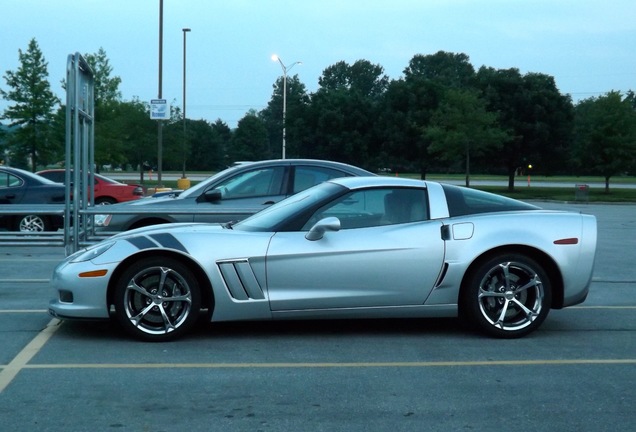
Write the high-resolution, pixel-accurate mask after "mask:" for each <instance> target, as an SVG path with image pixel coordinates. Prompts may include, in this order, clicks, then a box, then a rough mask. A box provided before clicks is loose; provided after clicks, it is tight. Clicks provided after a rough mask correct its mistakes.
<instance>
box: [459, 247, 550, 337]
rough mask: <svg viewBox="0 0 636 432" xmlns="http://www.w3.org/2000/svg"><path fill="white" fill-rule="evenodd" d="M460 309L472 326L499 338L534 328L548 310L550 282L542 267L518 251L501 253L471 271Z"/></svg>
mask: <svg viewBox="0 0 636 432" xmlns="http://www.w3.org/2000/svg"><path fill="white" fill-rule="evenodd" d="M461 296H462V297H461V298H460V302H461V303H460V313H461V314H462V318H464V319H465V320H466V321H467V322H468V323H469V324H471V325H472V326H473V327H476V328H477V329H478V330H480V331H482V332H484V333H486V334H488V335H490V336H495V337H498V338H518V337H522V336H525V335H527V334H529V333H531V332H533V331H534V330H536V329H537V328H538V327H539V326H540V325H541V323H543V321H544V320H545V318H546V317H547V316H548V313H549V312H550V305H551V303H552V286H551V284H550V279H549V277H548V275H547V274H546V272H545V270H544V269H543V268H542V267H541V266H540V265H539V264H538V263H537V262H535V261H534V260H532V259H531V258H528V257H526V256H524V255H519V254H502V255H498V256H496V257H493V258H491V259H488V260H486V261H484V262H483V263H481V264H479V265H477V266H476V267H475V268H474V270H473V271H471V272H470V274H469V275H468V278H467V285H466V286H464V287H463V289H462V294H461Z"/></svg>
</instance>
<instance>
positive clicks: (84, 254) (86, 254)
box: [70, 241, 116, 263]
mask: <svg viewBox="0 0 636 432" xmlns="http://www.w3.org/2000/svg"><path fill="white" fill-rule="evenodd" d="M115 243H116V242H114V241H107V242H102V243H97V244H96V245H94V246H91V247H89V248H86V249H84V250H81V251H78V252H77V253H76V254H75V255H74V256H72V257H71V259H70V262H74V263H77V262H83V261H90V260H92V259H94V258H97V257H98V256H100V255H101V254H103V253H104V252H106V251H107V250H108V249H110V248H111V247H113V245H114V244H115Z"/></svg>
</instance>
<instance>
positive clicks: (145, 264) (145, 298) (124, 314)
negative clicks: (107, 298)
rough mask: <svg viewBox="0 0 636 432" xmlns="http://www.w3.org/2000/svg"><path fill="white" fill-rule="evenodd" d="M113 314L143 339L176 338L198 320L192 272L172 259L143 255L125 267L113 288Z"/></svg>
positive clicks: (198, 299) (198, 300)
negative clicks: (142, 257)
mask: <svg viewBox="0 0 636 432" xmlns="http://www.w3.org/2000/svg"><path fill="white" fill-rule="evenodd" d="M114 304H115V316H116V318H117V320H118V321H119V322H120V323H121V325H122V326H123V327H124V329H125V330H126V331H127V332H128V333H130V334H131V335H133V336H134V337H136V338H139V339H142V340H146V341H166V340H172V339H176V338H178V337H180V336H182V335H183V334H184V333H186V332H187V331H188V330H189V329H190V328H191V327H192V325H193V324H194V323H195V322H196V321H197V318H198V315H199V312H200V309H201V291H200V288H199V283H198V281H197V279H196V277H195V276H194V274H193V273H192V272H191V271H190V270H189V269H188V267H187V266H186V265H184V264H183V263H181V262H180V261H178V260H175V259H173V258H166V257H156V258H145V259H141V260H140V261H138V262H136V263H134V264H132V265H131V266H130V267H128V268H127V269H126V270H125V271H124V272H123V273H122V275H121V277H120V278H119V279H118V280H117V282H116V286H115V291H114Z"/></svg>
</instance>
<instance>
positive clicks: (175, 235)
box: [49, 177, 596, 341]
mask: <svg viewBox="0 0 636 432" xmlns="http://www.w3.org/2000/svg"><path fill="white" fill-rule="evenodd" d="M595 253H596V219H595V218H594V217H593V216H590V215H585V214H578V213H568V212H555V211H546V210H542V209H540V208H538V207H535V206H533V205H530V204H526V203H523V202H520V201H516V200H512V199H509V198H505V197H501V196H498V195H494V194H489V193H486V192H481V191H477V190H473V189H468V188H462V187H457V186H451V185H445V184H440V183H435V182H429V181H418V180H409V179H402V178H397V177H348V178H341V179H334V180H329V181H327V182H324V183H322V184H320V185H318V186H315V187H313V188H311V189H307V190H305V191H303V192H300V193H298V194H296V195H294V196H292V197H290V198H287V199H285V200H283V201H281V202H279V203H277V204H275V205H273V206H271V207H269V208H267V209H266V210H263V211H261V212H259V213H257V214H255V215H253V216H251V217H249V218H247V219H245V220H243V221H242V222H239V223H237V224H234V225H231V224H224V225H213V224H192V223H190V224H169V225H159V226H153V227H146V228H140V229H137V230H133V231H128V232H126V233H121V234H118V235H116V236H114V237H111V238H110V239H107V240H105V241H103V242H101V243H99V244H97V245H94V246H92V247H90V248H88V249H84V250H81V251H79V252H77V253H75V254H73V255H71V256H69V257H68V258H67V259H66V260H65V261H64V262H62V263H61V264H59V265H58V266H57V268H56V269H55V272H54V274H53V277H52V281H51V284H52V286H53V288H54V290H55V299H54V300H52V301H51V303H50V309H49V310H50V313H51V314H52V315H53V316H55V317H58V318H69V319H71V318H80V319H102V318H104V319H106V318H111V317H113V318H114V319H116V320H118V321H119V322H120V323H121V324H122V325H123V327H124V328H125V329H126V330H127V331H128V332H129V333H130V334H132V335H133V336H136V337H138V338H140V339H143V340H149V341H165V340H169V339H174V338H176V337H179V336H181V335H183V334H184V333H186V332H187V331H188V330H189V329H191V327H192V326H193V324H194V323H195V322H196V320H197V319H198V317H199V316H200V314H201V313H202V312H204V313H207V316H208V318H209V320H211V321H231V320H271V319H302V318H309V319H322V318H383V317H455V316H459V317H460V318H463V319H465V320H466V321H467V322H468V323H469V324H470V325H471V326H472V327H474V328H476V329H478V330H480V331H482V332H485V333H487V334H489V335H492V336H496V337H502V338H513V337H520V336H524V335H526V334H528V333H530V332H532V331H533V330H535V329H537V327H539V326H540V325H541V323H542V322H543V321H544V320H545V318H546V316H547V315H548V312H549V310H550V309H551V308H556V309H558V308H563V307H566V306H571V305H575V304H578V303H581V302H583V301H584V300H585V298H586V296H587V293H588V289H589V285H590V281H591V277H592V268H593V265H594V256H595Z"/></svg>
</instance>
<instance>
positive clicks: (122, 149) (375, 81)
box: [0, 39, 636, 191]
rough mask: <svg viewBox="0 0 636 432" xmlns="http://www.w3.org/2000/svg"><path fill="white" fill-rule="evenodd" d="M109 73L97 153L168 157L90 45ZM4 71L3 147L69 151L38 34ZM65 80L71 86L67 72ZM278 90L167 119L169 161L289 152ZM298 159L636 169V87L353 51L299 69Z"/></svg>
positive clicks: (292, 107) (101, 72) (388, 167)
mask: <svg viewBox="0 0 636 432" xmlns="http://www.w3.org/2000/svg"><path fill="white" fill-rule="evenodd" d="M85 59H86V60H87V62H88V63H89V64H90V65H91V67H92V69H93V72H94V78H95V96H94V97H95V117H96V124H95V158H96V163H97V164H98V165H99V166H102V165H110V166H122V167H133V168H134V169H136V168H137V167H139V169H143V167H144V166H148V165H150V166H156V165H157V160H156V159H157V125H156V123H155V121H154V120H150V116H149V106H148V103H147V102H145V101H140V100H138V99H132V100H123V99H122V96H121V93H120V91H119V85H120V84H121V78H120V77H117V76H112V66H111V65H110V62H109V59H108V57H107V55H106V52H105V51H104V50H103V49H102V48H100V49H99V51H98V52H97V53H95V54H86V55H85ZM19 60H20V66H19V67H18V69H17V70H15V71H7V72H6V73H5V75H4V78H5V81H6V88H5V89H3V88H1V87H0V96H2V97H3V98H4V99H5V100H7V101H9V103H10V106H9V107H8V108H7V109H6V110H5V111H4V113H3V114H2V116H1V117H0V118H2V119H4V120H8V125H5V127H3V130H0V146H1V147H0V152H2V153H1V154H4V158H5V159H7V158H8V159H10V161H11V164H12V165H14V166H22V167H28V168H30V169H31V170H34V171H35V170H36V169H38V168H40V167H42V166H45V165H48V164H53V163H56V162H58V161H61V160H63V159H64V153H63V152H64V131H65V128H64V116H65V107H64V106H63V105H62V103H61V101H60V100H59V99H58V98H57V97H56V96H55V95H54V93H53V92H52V91H51V88H50V83H49V81H48V71H47V65H48V63H47V62H46V60H45V59H44V56H43V55H42V52H41V50H40V49H39V46H38V44H37V42H36V40H35V39H32V40H31V41H30V43H29V45H28V47H27V49H26V51H24V52H23V51H22V50H19ZM62 86H64V83H63V82H62ZM272 87H273V91H272V96H271V99H270V100H269V102H268V104H267V106H266V108H264V109H262V110H261V111H256V110H251V111H249V112H247V113H246V114H245V115H244V117H243V118H242V119H240V120H239V122H238V124H237V127H236V128H234V129H231V128H230V127H229V126H228V125H227V123H225V122H224V121H223V120H222V119H217V120H216V121H214V122H209V121H206V120H192V119H185V122H184V119H183V116H182V113H181V110H180V109H179V108H178V107H176V108H173V109H172V110H171V116H170V120H168V121H165V122H164V127H163V129H162V136H163V155H164V156H163V161H162V165H163V169H165V170H181V169H182V167H183V164H184V163H185V165H186V166H187V169H188V170H196V171H216V170H219V169H221V168H224V167H226V166H228V165H230V164H231V163H232V162H234V161H239V160H261V159H269V158H279V157H281V151H282V140H283V136H282V133H283V116H282V109H283V77H280V78H278V79H277V80H276V82H275V83H273V86H272ZM286 102H287V105H286V107H287V109H286V124H285V129H286V156H287V157H288V158H291V157H302V158H317V159H330V160H336V161H341V162H347V163H351V164H354V165H358V166H361V167H364V168H367V169H369V170H372V171H392V172H410V173H412V172H416V173H419V174H420V176H421V177H422V178H426V175H427V174H428V173H462V174H465V177H466V185H467V186H468V185H470V175H471V173H480V174H489V173H490V174H500V175H506V176H507V177H508V179H509V180H508V187H509V189H510V190H512V189H514V182H515V178H516V176H518V175H526V174H528V173H529V171H532V172H533V173H536V174H543V175H555V174H576V175H588V174H589V175H600V176H603V177H604V178H605V180H606V190H608V191H609V181H610V179H611V177H613V176H617V175H626V174H627V175H634V172H636V95H635V94H634V92H633V91H629V92H627V94H621V93H620V92H617V91H609V92H607V93H606V94H604V95H601V96H598V97H591V98H588V99H584V100H581V101H579V102H578V103H576V104H575V103H574V102H573V101H572V99H571V96H570V95H567V94H562V93H561V92H560V91H559V90H558V88H557V86H556V83H555V80H554V78H553V77H552V76H549V75H546V74H543V73H536V72H530V73H525V74H523V73H521V72H520V71H519V70H518V69H516V68H510V69H495V68H492V67H487V66H482V67H480V68H479V69H477V70H476V69H475V68H474V67H473V65H472V64H471V63H470V59H469V57H468V56H467V55H466V54H462V53H450V52H444V51H439V52H437V53H435V54H429V55H424V54H417V55H415V56H414V57H413V58H412V59H411V60H410V61H409V63H408V65H407V66H406V68H405V69H404V71H403V76H402V77H400V78H398V79H390V78H389V77H388V76H387V75H386V74H385V73H384V69H383V67H382V66H381V65H378V64H373V63H371V62H369V61H367V60H358V61H356V62H354V63H353V64H349V63H347V62H345V61H340V62H338V63H336V64H334V65H331V66H328V67H327V68H326V69H324V71H323V73H322V75H321V76H320V78H319V80H318V89H317V90H316V91H315V92H313V93H310V92H308V91H307V88H306V86H305V84H304V83H302V82H301V81H300V79H299V77H298V75H294V76H291V77H289V76H288V77H287V98H286Z"/></svg>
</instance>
